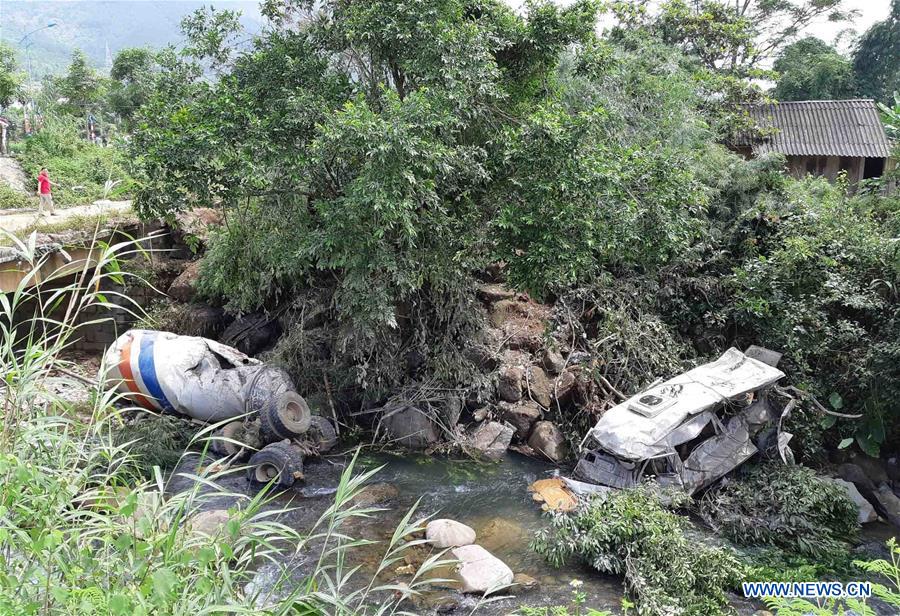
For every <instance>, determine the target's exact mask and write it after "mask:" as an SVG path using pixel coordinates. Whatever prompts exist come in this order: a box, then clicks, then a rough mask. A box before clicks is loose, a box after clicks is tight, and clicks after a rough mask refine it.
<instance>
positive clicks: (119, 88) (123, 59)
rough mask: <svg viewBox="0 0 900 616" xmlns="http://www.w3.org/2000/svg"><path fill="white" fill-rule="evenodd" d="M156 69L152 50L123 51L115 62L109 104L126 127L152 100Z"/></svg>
mask: <svg viewBox="0 0 900 616" xmlns="http://www.w3.org/2000/svg"><path fill="white" fill-rule="evenodd" d="M154 66H155V58H154V54H153V52H152V51H150V50H149V49H142V48H131V49H123V50H122V51H120V52H119V53H118V54H116V58H115V60H113V65H112V69H111V70H110V73H109V76H110V87H109V92H108V93H107V101H108V105H109V109H110V110H111V111H112V112H113V113H115V114H116V115H118V116H119V117H120V118H122V119H123V120H124V121H125V122H126V124H127V123H129V122H130V121H131V119H132V117H133V116H134V114H135V113H136V112H137V110H138V109H139V108H140V107H141V105H143V104H144V103H146V102H147V100H148V98H149V96H150V93H151V89H152V87H153V71H154Z"/></svg>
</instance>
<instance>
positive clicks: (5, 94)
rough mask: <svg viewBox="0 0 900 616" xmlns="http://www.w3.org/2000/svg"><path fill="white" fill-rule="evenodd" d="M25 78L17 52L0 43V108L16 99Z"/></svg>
mask: <svg viewBox="0 0 900 616" xmlns="http://www.w3.org/2000/svg"><path fill="white" fill-rule="evenodd" d="M24 80H25V75H24V74H23V73H22V72H21V71H20V70H19V64H18V62H17V61H16V52H15V51H14V50H13V49H12V47H9V46H8V45H5V44H3V43H0V109H2V108H4V107H6V106H7V105H9V104H10V103H11V102H13V101H14V100H15V99H16V97H17V96H18V95H19V91H20V88H21V87H22V82H23V81H24Z"/></svg>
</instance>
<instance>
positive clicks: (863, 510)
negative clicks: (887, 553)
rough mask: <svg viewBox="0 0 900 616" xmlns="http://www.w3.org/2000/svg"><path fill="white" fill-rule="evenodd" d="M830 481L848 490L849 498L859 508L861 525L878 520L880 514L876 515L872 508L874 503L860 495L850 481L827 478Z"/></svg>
mask: <svg viewBox="0 0 900 616" xmlns="http://www.w3.org/2000/svg"><path fill="white" fill-rule="evenodd" d="M825 479H828V480H829V481H831V482H833V483H836V484H837V485H839V486H841V487H842V488H844V490H846V492H847V496H849V497H850V499H851V500H852V501H853V502H854V503H856V506H857V507H858V508H859V523H860V524H868V523H869V522H874V521H876V520H877V519H878V514H877V513H875V508H874V507H872V503H870V502H869V501H867V500H866V499H865V498H864V497H863V495H862V494H860V493H859V490H857V489H856V486H855V485H853V484H852V483H850V482H849V481H845V480H843V479H835V478H832V477H825Z"/></svg>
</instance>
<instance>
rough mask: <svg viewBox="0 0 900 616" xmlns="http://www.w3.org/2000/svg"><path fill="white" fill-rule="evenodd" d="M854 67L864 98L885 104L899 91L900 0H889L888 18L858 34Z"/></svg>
mask: <svg viewBox="0 0 900 616" xmlns="http://www.w3.org/2000/svg"><path fill="white" fill-rule="evenodd" d="M853 70H854V71H855V72H856V76H857V79H858V81H859V88H860V91H861V92H862V93H863V94H864V95H865V96H867V97H870V98H874V99H876V100H878V101H881V102H884V103H887V102H889V101H890V97H891V94H892V93H893V92H895V91H898V90H900V0H892V1H891V14H890V15H889V16H888V18H887V19H885V20H884V21H881V22H879V23H877V24H875V25H874V26H872V27H871V28H869V29H868V30H867V31H866V32H865V33H864V34H863V35H862V37H860V39H859V42H858V43H857V46H856V52H855V55H854V57H853Z"/></svg>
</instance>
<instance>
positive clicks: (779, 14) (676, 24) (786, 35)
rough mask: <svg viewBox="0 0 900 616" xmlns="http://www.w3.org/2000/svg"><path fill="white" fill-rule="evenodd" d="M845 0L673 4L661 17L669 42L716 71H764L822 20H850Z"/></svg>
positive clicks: (672, 0) (662, 10)
mask: <svg viewBox="0 0 900 616" xmlns="http://www.w3.org/2000/svg"><path fill="white" fill-rule="evenodd" d="M843 3H844V0H775V1H772V0H734V1H733V2H732V1H730V0H728V1H726V0H701V1H699V2H687V1H686V0H668V1H667V2H665V3H663V4H662V6H661V8H660V13H659V16H658V18H657V22H658V26H659V27H660V28H661V29H662V31H663V34H664V38H665V40H668V41H669V42H672V43H677V44H680V45H681V46H682V47H683V48H684V49H685V50H686V51H688V52H691V53H695V54H697V55H698V56H699V57H700V58H701V59H703V61H704V63H705V64H706V65H707V66H710V67H716V68H720V69H721V68H727V69H729V70H731V71H739V70H740V71H748V70H750V69H754V68H759V67H760V65H761V64H763V63H764V62H765V61H766V60H768V59H771V58H774V57H776V56H777V55H779V54H780V53H781V51H782V50H783V49H784V48H785V46H787V45H788V44H790V43H791V42H793V41H794V40H796V39H797V37H798V36H799V35H800V34H802V32H803V31H804V30H805V29H806V28H808V27H809V25H810V24H812V23H813V22H814V21H816V20H817V19H821V18H823V17H825V18H827V19H828V20H829V21H832V22H839V21H849V20H851V19H853V17H854V16H855V14H856V13H855V12H853V11H846V10H844V9H843V6H842V5H843Z"/></svg>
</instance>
